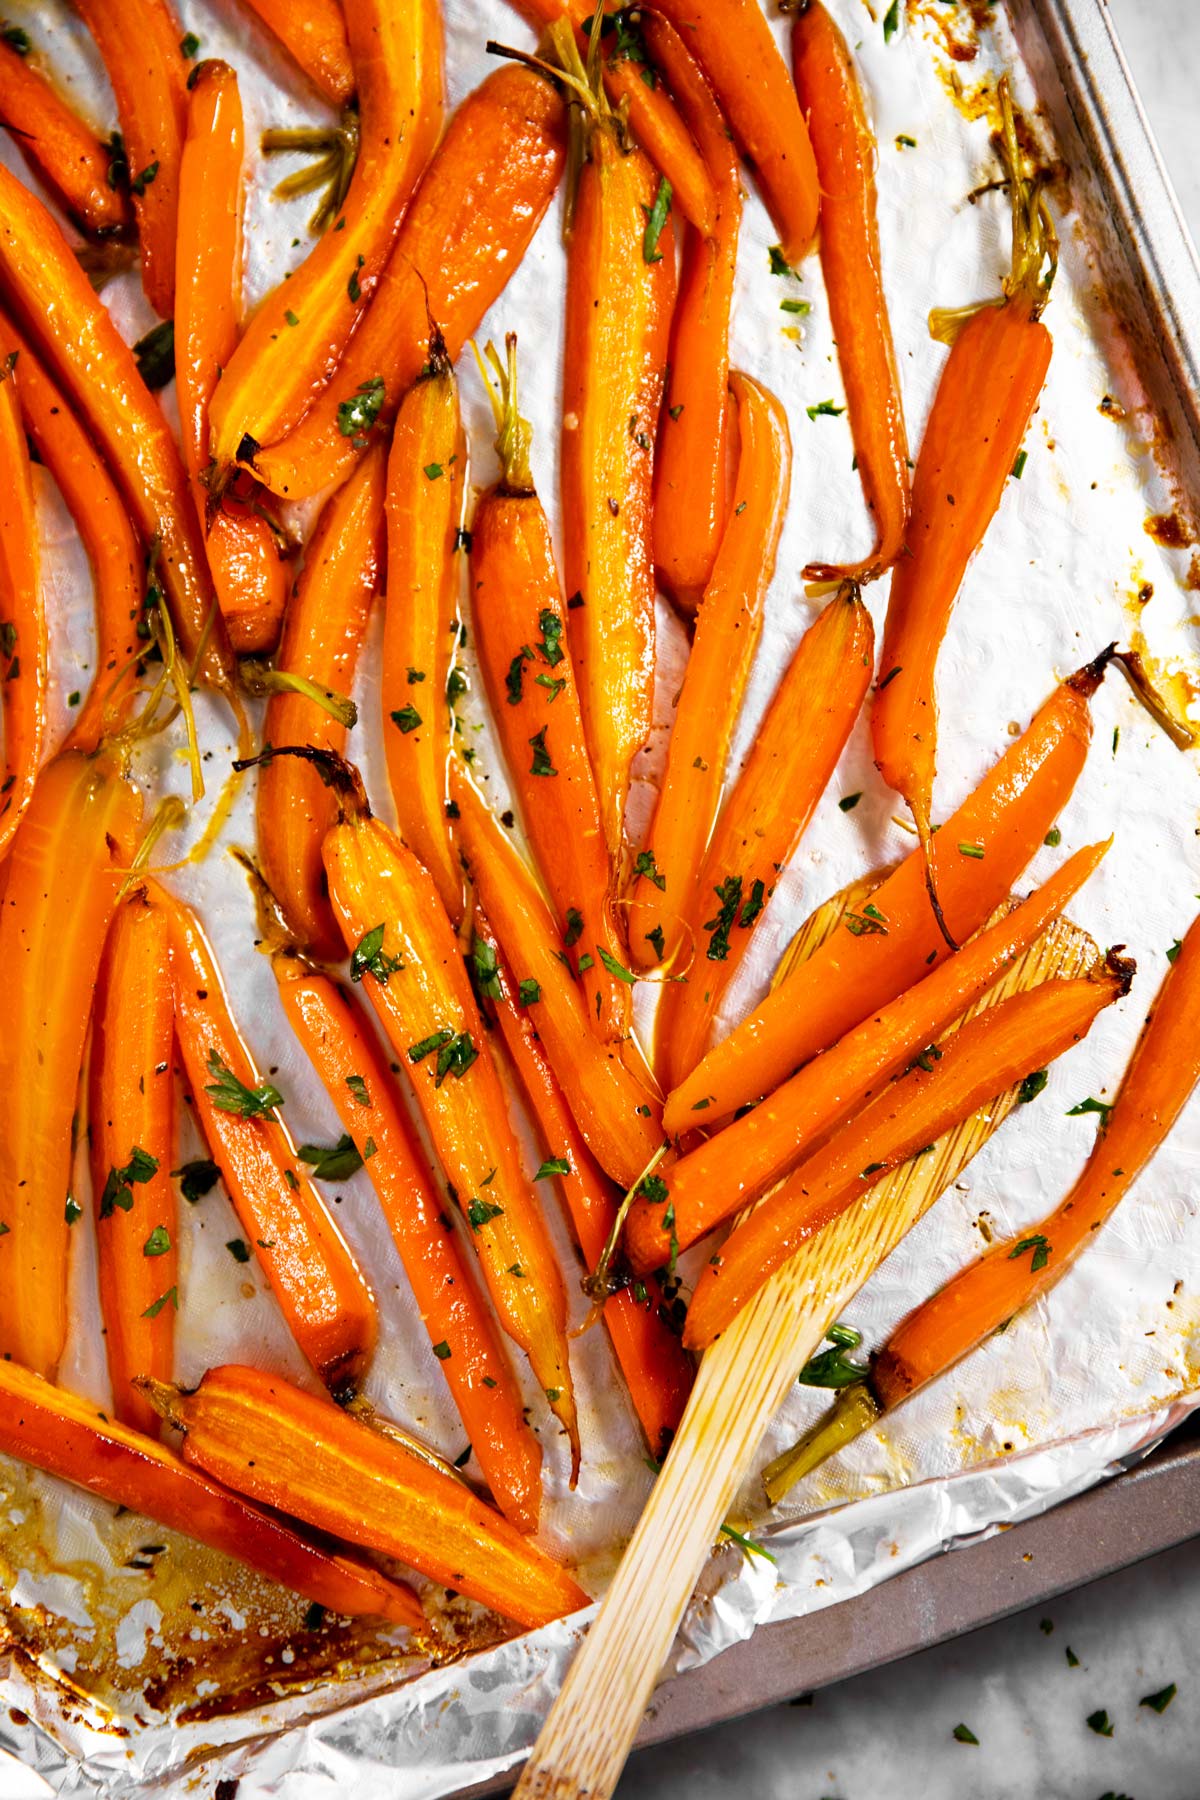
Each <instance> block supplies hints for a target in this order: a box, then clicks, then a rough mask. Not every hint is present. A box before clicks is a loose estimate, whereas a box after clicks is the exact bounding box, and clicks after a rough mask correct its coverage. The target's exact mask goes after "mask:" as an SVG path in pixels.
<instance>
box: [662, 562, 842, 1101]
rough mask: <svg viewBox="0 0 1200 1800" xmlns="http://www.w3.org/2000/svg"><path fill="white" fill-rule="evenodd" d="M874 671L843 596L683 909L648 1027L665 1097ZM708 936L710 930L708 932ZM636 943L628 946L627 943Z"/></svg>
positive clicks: (796, 672) (778, 710)
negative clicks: (684, 952) (674, 973)
mask: <svg viewBox="0 0 1200 1800" xmlns="http://www.w3.org/2000/svg"><path fill="white" fill-rule="evenodd" d="M874 665H875V645H874V633H873V631H872V628H871V615H870V614H869V613H868V611H867V609H866V607H865V606H864V605H863V603H862V599H861V596H860V594H859V592H858V589H857V588H856V587H853V586H851V587H844V588H842V589H839V591H838V593H837V594H835V595H834V597H833V598H832V599H831V600H830V601H829V602H828V603H827V604H826V606H825V609H824V611H823V612H821V613H820V614H819V615H818V617H817V618H816V619H815V620H814V622H813V623H812V625H810V626H809V628H808V630H807V631H806V632H805V634H804V636H803V637H802V638H801V640H800V643H799V645H798V646H797V649H796V652H795V654H794V655H793V657H792V660H791V662H790V663H789V665H788V667H787V669H786V671H785V673H784V676H783V680H782V681H781V682H780V684H779V687H778V688H777V689H776V692H775V695H774V697H773V699H772V701H771V704H770V706H769V707H768V709H767V713H766V717H765V718H764V720H763V723H762V726H761V727H760V729H759V732H758V736H757V737H756V738H755V740H754V743H753V745H752V746H751V749H750V754H749V755H748V757H747V758H746V762H745V765H744V767H743V769H742V772H741V774H740V775H739V776H738V778H737V780H736V782H735V783H734V784H733V787H732V788H731V789H730V791H729V793H728V795H727V797H726V799H725V803H724V805H723V806H722V808H721V812H720V814H719V816H718V819H717V823H716V827H715V828H714V831H713V835H712V839H711V841H710V843H709V846H708V849H707V851H706V852H705V856H704V860H703V862H702V863H701V865H700V873H699V875H698V876H697V878H696V883H695V888H694V891H693V892H692V893H691V894H689V895H688V896H687V897H686V899H685V901H684V905H683V909H682V910H683V921H684V937H683V943H684V944H685V946H689V947H690V949H691V953H692V961H691V964H690V966H689V967H688V968H687V969H686V970H685V971H684V974H685V976H686V979H685V980H683V981H673V982H668V983H667V985H666V987H665V988H664V990H663V995H662V999H661V1001H660V1003H659V1012H658V1018H657V1021H656V1024H655V1040H656V1051H657V1057H656V1061H657V1066H658V1068H659V1073H660V1076H661V1079H662V1081H663V1084H664V1086H666V1087H667V1088H668V1089H670V1088H673V1087H676V1086H678V1084H679V1083H680V1082H681V1081H683V1080H684V1079H685V1077H686V1076H688V1075H690V1074H691V1072H692V1070H693V1069H694V1068H695V1066H696V1064H697V1063H698V1062H699V1061H700V1058H701V1057H702V1056H703V1054H704V1052H705V1050H706V1048H707V1047H708V1040H709V1033H710V1031H711V1028H712V1023H713V1020H714V1019H715V1018H716V1016H717V1014H718V1012H719V1011H720V1008H721V1004H722V1002H723V1000H724V998H725V995H726V994H727V993H728V991H729V989H730V987H731V985H732V983H733V980H734V978H735V976H736V975H737V973H738V971H739V970H740V969H741V967H742V965H743V963H744V961H745V958H746V955H747V952H748V951H749V948H750V945H751V943H752V942H753V939H754V931H755V928H756V926H757V924H758V921H759V919H760V917H761V915H762V911H763V908H764V906H765V905H766V903H767V901H768V899H769V898H770V896H771V894H772V893H773V892H774V888H775V883H776V881H777V880H778V878H779V872H780V870H781V869H784V868H786V867H787V865H788V863H790V862H791V860H792V857H793V856H794V855H795V853H796V848H797V845H798V844H799V842H800V839H801V836H802V835H803V833H804V832H805V830H806V829H807V827H808V822H809V820H810V819H811V817H812V814H813V809H814V807H815V806H816V804H817V802H818V800H819V799H820V798H821V796H822V794H823V793H824V792H825V789H826V787H827V786H828V785H829V781H830V778H831V776H832V775H833V771H834V769H835V768H836V766H837V763H838V759H839V758H840V756H841V754H842V751H843V750H844V749H845V746H846V741H847V739H848V738H849V736H850V732H851V729H852V728H853V725H854V721H855V719H856V718H857V717H858V713H859V709H860V707H861V706H862V703H863V699H864V697H865V695H866V692H867V688H868V687H869V686H870V681H871V671H872V669H873V668H874ZM706 927H707V930H706ZM635 941H636V940H635Z"/></svg>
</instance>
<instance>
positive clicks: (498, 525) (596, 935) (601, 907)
mask: <svg viewBox="0 0 1200 1800" xmlns="http://www.w3.org/2000/svg"><path fill="white" fill-rule="evenodd" d="M488 354H489V356H491V357H492V358H493V369H494V377H495V381H496V384H497V385H496V387H495V388H494V389H493V387H492V380H493V376H492V374H487V373H486V371H485V374H486V379H487V380H488V384H489V391H490V392H491V394H492V405H493V408H494V410H495V413H496V422H497V426H498V428H499V436H498V437H497V439H496V449H497V452H498V454H499V456H500V462H501V471H502V473H501V478H500V481H499V482H498V483H497V484H496V486H495V487H492V488H489V489H488V491H487V492H486V493H485V494H483V495H481V497H480V499H479V503H478V505H477V506H476V508H475V516H474V518H473V519H472V521H471V608H472V630H473V639H474V643H475V647H476V650H477V651H478V653H479V661H480V666H481V668H482V670H483V678H484V683H485V686H486V688H487V695H488V699H489V701H490V702H491V710H492V718H493V720H494V721H495V724H496V730H497V733H498V735H499V738H500V742H501V745H502V746H503V749H504V755H505V760H506V761H507V763H508V770H509V775H510V778H511V781H512V784H513V787H514V789H515V791H516V794H517V797H518V799H519V801H520V806H521V818H522V821H523V823H524V826H525V830H526V832H527V833H528V836H529V839H530V842H531V844H532V846H533V852H534V856H535V858H536V861H537V865H538V868H539V869H540V871H541V873H542V875H543V877H544V879H545V881H546V883H547V886H548V888H549V891H550V893H551V895H552V896H553V899H554V905H555V909H556V911H557V914H558V923H559V932H560V934H563V933H565V934H567V935H569V936H570V937H571V938H572V941H574V940H576V939H577V938H579V937H580V935H581V934H580V928H579V926H577V925H576V924H575V920H579V921H581V925H582V938H583V940H584V950H583V952H581V953H580V960H582V956H583V955H586V956H587V959H588V960H587V963H586V964H585V965H584V967H583V973H582V974H581V976H580V979H581V981H582V983H583V991H584V994H585V996H586V999H587V1014H588V1018H589V1020H590V1021H592V1024H593V1029H595V1030H598V1031H599V1034H600V1036H601V1037H605V1038H620V1037H628V1035H629V1032H630V1030H631V1024H630V1012H631V1007H630V991H629V986H628V984H627V983H626V982H623V981H621V980H620V978H619V977H617V976H614V975H613V974H612V973H611V972H610V971H609V969H608V968H606V966H605V964H604V963H603V962H602V961H601V960H600V956H599V954H598V951H597V945H600V944H603V946H604V948H605V949H606V950H607V952H608V953H609V956H610V957H613V958H616V959H617V960H620V958H621V956H622V955H623V951H622V948H621V944H620V940H619V937H618V933H617V929H616V924H615V920H614V915H613V893H612V887H613V880H612V866H611V864H610V862H609V856H608V848H607V845H606V843H605V840H604V827H603V825H602V823H601V820H600V803H599V799H598V797H597V794H596V781H595V777H594V775H593V773H592V765H591V761H590V759H589V757H588V750H587V744H586V742H585V739H584V732H583V716H582V713H581V711H580V705H579V690H578V688H577V686H576V683H575V667H574V662H573V659H572V656H571V651H570V646H569V642H568V638H567V619H566V610H565V608H564V606H563V599H562V587H561V584H560V582H559V579H558V567H557V564H556V562H555V557H554V542H553V538H552V537H551V533H550V521H549V520H548V519H547V517H546V514H545V511H544V510H543V507H542V503H541V501H540V499H539V498H538V495H537V493H536V491H535V489H534V485H533V474H532V470H531V469H530V466H529V453H530V446H531V439H532V432H531V430H530V427H529V426H528V425H527V424H526V422H525V420H523V419H522V418H521V416H520V412H519V409H518V406H517V340H516V338H515V337H512V336H510V337H509V339H508V356H507V364H504V363H501V362H500V359H499V358H498V357H497V356H496V354H495V352H494V350H493V349H492V346H491V345H490V344H489V345H488ZM563 948H564V951H565V949H566V945H565V944H564V946H563Z"/></svg>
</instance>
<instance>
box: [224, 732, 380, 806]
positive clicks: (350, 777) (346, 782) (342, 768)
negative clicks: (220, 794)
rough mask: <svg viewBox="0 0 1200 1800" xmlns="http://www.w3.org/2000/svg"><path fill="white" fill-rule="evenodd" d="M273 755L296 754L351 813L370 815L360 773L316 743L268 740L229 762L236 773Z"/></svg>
mask: <svg viewBox="0 0 1200 1800" xmlns="http://www.w3.org/2000/svg"><path fill="white" fill-rule="evenodd" d="M277 756H298V757H300V758H301V760H302V761H304V762H307V763H311V764H312V765H313V767H314V768H315V769H316V770H317V772H318V774H319V775H320V777H321V780H322V781H323V782H324V783H325V786H326V787H328V788H332V789H333V791H334V793H336V794H337V796H338V799H339V800H341V801H349V802H350V805H349V808H348V811H349V813H350V816H351V817H353V818H364V819H369V818H370V817H371V803H370V801H369V800H368V799H367V790H366V787H365V786H364V784H363V778H362V776H361V775H360V774H359V772H358V770H357V769H356V768H355V766H354V764H353V763H349V762H347V761H346V759H345V757H342V756H339V755H338V754H337V752H336V751H335V750H323V749H321V748H320V747H319V746H318V745H316V744H271V745H270V746H269V747H268V748H267V749H265V750H260V751H259V752H258V753H257V755H255V756H239V757H238V758H237V759H236V760H235V761H234V764H233V769H234V773H235V774H238V775H240V774H242V773H243V772H244V771H245V770H246V769H257V768H264V767H266V766H267V765H268V764H270V763H272V762H273V761H274V760H275V758H276V757H277Z"/></svg>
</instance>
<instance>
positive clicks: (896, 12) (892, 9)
mask: <svg viewBox="0 0 1200 1800" xmlns="http://www.w3.org/2000/svg"><path fill="white" fill-rule="evenodd" d="M899 29H900V0H892V4H891V5H890V6H889V7H888V9H887V11H886V13H885V14H884V15H883V41H884V43H885V44H890V43H891V41H892V39H893V38H894V37H895V35H896V33H897V32H898V31H899ZM963 1729H964V1730H965V1729H966V1727H965V1726H964V1727H963ZM954 1735H955V1737H957V1736H958V1732H957V1731H956V1732H955V1734H954ZM964 1741H965V1742H969V1743H972V1744H976V1743H978V1742H979V1740H978V1738H970V1739H966V1740H964Z"/></svg>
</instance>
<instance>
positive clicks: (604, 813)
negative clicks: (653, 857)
mask: <svg viewBox="0 0 1200 1800" xmlns="http://www.w3.org/2000/svg"><path fill="white" fill-rule="evenodd" d="M552 32H553V34H554V43H555V47H556V50H557V52H558V54H559V56H560V57H561V58H562V59H563V66H564V69H565V70H566V71H567V72H568V73H570V74H572V76H573V78H574V79H576V80H577V81H578V84H579V86H578V90H577V91H579V92H580V93H581V94H583V95H585V96H587V97H588V105H589V109H590V110H589V113H588V122H587V127H586V130H587V145H588V160H587V162H586V163H585V164H584V166H583V168H582V169H581V171H580V175H579V185H578V189H577V192H576V199H575V213H574V223H573V227H572V232H571V240H570V244H569V246H568V250H567V317H566V344H565V351H564V358H565V375H564V383H563V432H562V454H561V465H562V466H561V477H562V509H563V577H564V582H565V585H566V590H567V593H568V595H570V597H571V601H572V602H581V604H576V605H575V607H574V610H573V611H572V613H571V619H570V635H571V648H572V652H573V654H574V658H575V667H576V671H577V673H578V677H579V687H580V693H581V696H582V699H583V718H584V724H585V726H586V729H587V734H588V742H589V745H590V748H591V753H592V766H593V768H594V769H595V773H596V786H597V789H598V790H599V795H600V816H601V818H602V820H603V822H604V831H605V836H606V838H607V840H608V848H609V852H610V854H611V855H612V856H613V857H614V858H616V857H618V856H619V855H620V854H621V848H622V835H623V830H624V818H625V799H626V795H627V794H628V791H629V780H630V773H631V766H632V763H633V759H634V757H635V756H636V755H637V753H638V752H639V750H641V749H642V748H643V747H644V745H645V743H646V740H647V738H648V737H649V735H650V725H651V709H652V702H653V690H654V599H655V586H654V572H653V567H652V563H653V558H652V554H651V545H650V529H651V526H650V520H651V490H652V483H653V475H654V440H655V436H656V434H657V431H658V414H659V407H660V405H661V402H662V393H663V379H664V375H665V372H666V361H667V345H668V334H669V329H670V322H671V308H672V306H673V304H674V299H675V236H674V229H673V227H672V224H671V217H670V211H669V207H667V208H664V198H665V199H668V200H669V195H668V194H667V192H666V190H665V189H664V188H663V187H662V184H661V181H660V179H659V177H657V176H656V174H655V171H654V170H653V169H652V168H651V166H650V164H649V162H648V161H647V159H646V158H645V157H644V156H643V155H642V153H641V151H640V150H632V151H630V152H629V153H628V154H626V153H625V151H624V150H623V149H622V148H621V141H620V132H619V128H618V123H617V121H616V120H615V119H614V118H613V116H612V114H611V113H610V112H609V111H608V110H607V103H606V102H605V101H604V98H603V95H602V94H601V95H599V96H596V95H593V94H592V93H591V90H590V89H589V88H588V86H587V80H586V77H585V76H584V73H583V65H582V64H581V63H580V61H579V56H578V52H577V50H576V48H575V39H574V36H573V35H572V32H571V29H570V27H569V26H567V25H557V26H554V27H553V28H552Z"/></svg>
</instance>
